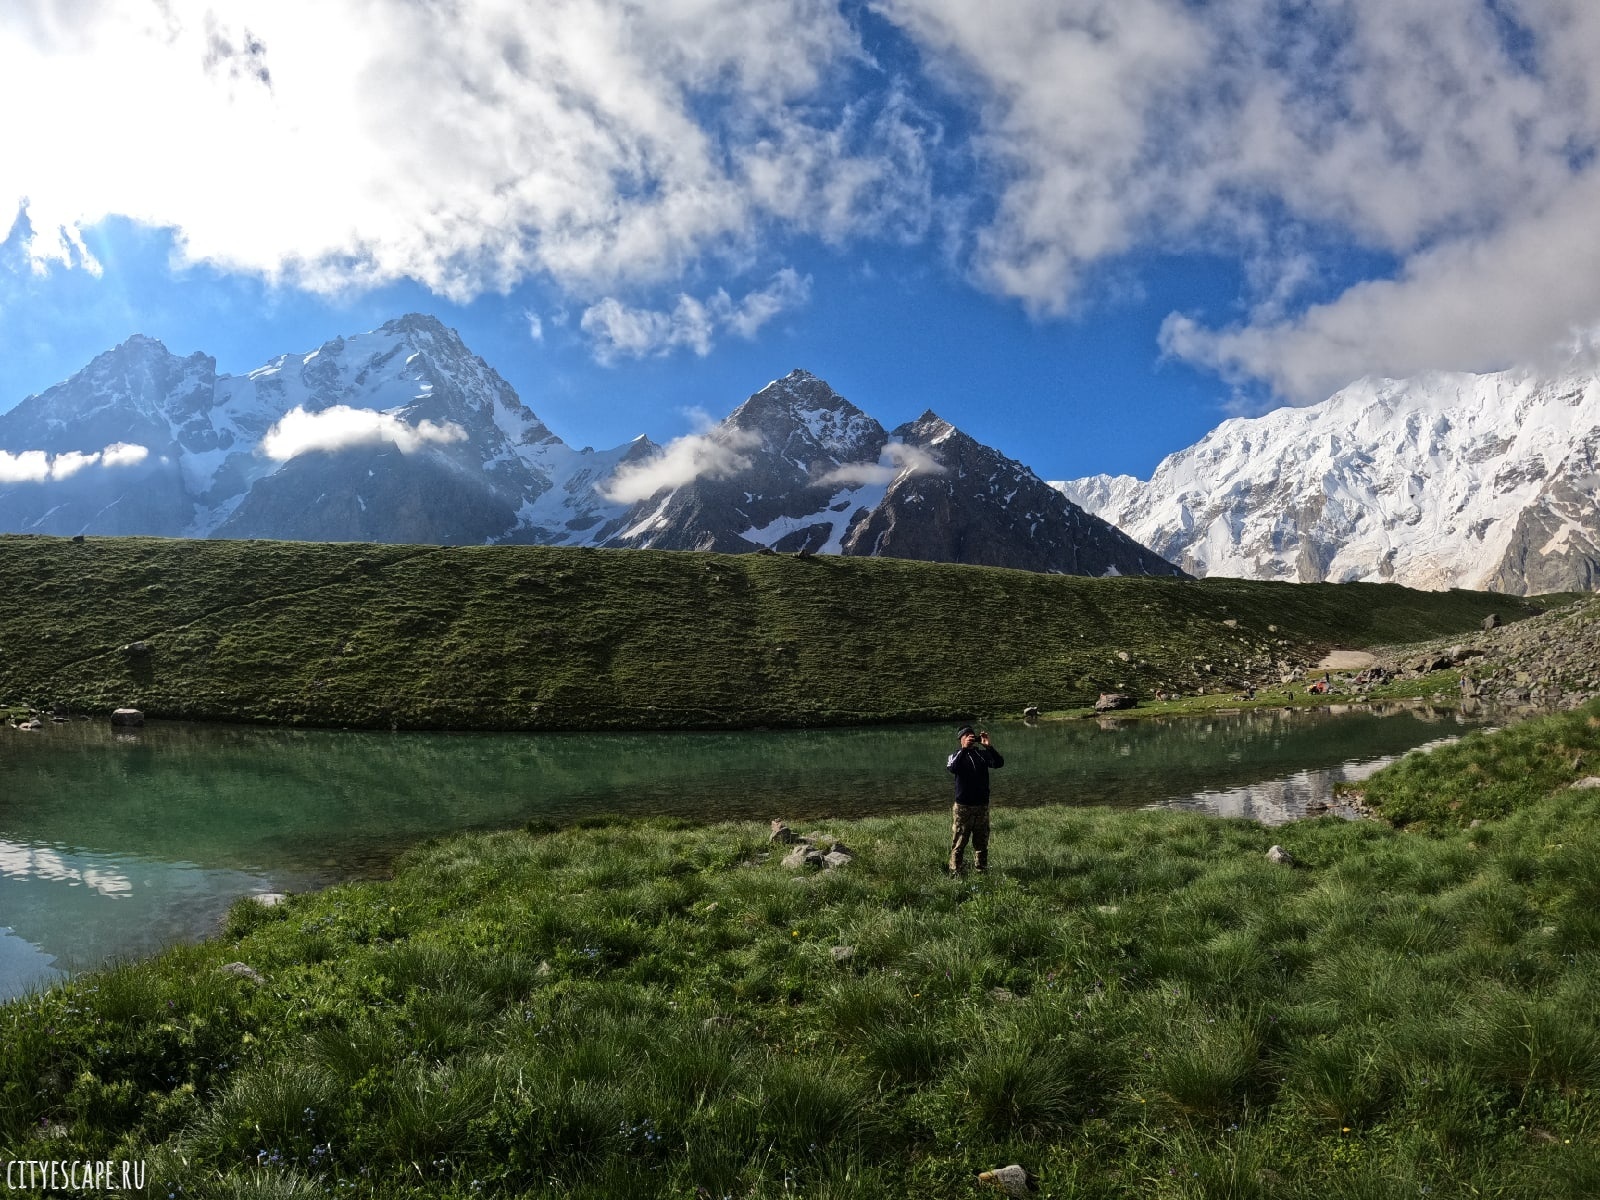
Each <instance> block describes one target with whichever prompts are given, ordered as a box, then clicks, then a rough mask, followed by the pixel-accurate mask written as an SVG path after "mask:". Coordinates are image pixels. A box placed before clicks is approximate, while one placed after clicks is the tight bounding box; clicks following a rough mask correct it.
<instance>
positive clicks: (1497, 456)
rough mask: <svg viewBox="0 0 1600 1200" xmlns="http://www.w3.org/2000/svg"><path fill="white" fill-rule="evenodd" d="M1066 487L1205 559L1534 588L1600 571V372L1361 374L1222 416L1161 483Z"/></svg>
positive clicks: (1291, 571)
mask: <svg viewBox="0 0 1600 1200" xmlns="http://www.w3.org/2000/svg"><path fill="white" fill-rule="evenodd" d="M1053 486H1055V487H1057V488H1058V489H1060V490H1061V492H1062V493H1063V494H1064V495H1065V496H1067V497H1068V498H1069V499H1071V500H1072V501H1073V502H1074V503H1076V504H1079V505H1081V506H1082V507H1083V508H1085V509H1087V510H1088V511H1089V512H1092V513H1095V514H1097V515H1098V516H1101V517H1103V518H1104V519H1106V520H1107V521H1110V522H1111V523H1112V524H1114V525H1116V526H1118V527H1119V528H1121V529H1122V530H1124V531H1125V532H1127V533H1129V534H1130V535H1131V536H1133V537H1134V538H1136V539H1137V540H1139V541H1141V542H1143V543H1144V544H1145V545H1148V546H1150V547H1151V548H1152V549H1154V550H1155V551H1156V552H1157V553H1159V554H1162V555H1164V556H1165V557H1167V558H1169V559H1171V560H1172V561H1173V562H1175V563H1177V564H1179V565H1180V566H1182V567H1183V568H1184V569H1185V570H1187V571H1190V572H1193V573H1194V574H1196V575H1231V576H1241V577H1245V578H1254V579H1285V580H1296V581H1301V582H1313V581H1319V580H1333V581H1344V580H1358V579H1359V580H1374V581H1386V580H1387V581H1393V582H1395V583H1401V584H1405V585H1407V586H1409V587H1418V588H1451V587H1463V588H1484V589H1491V590H1497V591H1505V592H1513V593H1519V594H1537V593H1540V592H1549V591H1564V590H1592V589H1594V588H1596V587H1597V586H1600V506H1597V504H1596V500H1597V496H1600V379H1597V378H1596V376H1595V375H1594V373H1593V372H1592V371H1589V370H1580V369H1573V370H1569V371H1567V372H1564V373H1562V374H1560V375H1556V376H1548V375H1542V374H1541V373H1539V372H1537V371H1534V370H1531V369H1522V370H1514V371H1505V372H1501V373H1498V374H1492V375H1467V374H1453V373H1443V372H1440V373H1431V374H1427V375H1421V376H1418V377H1416V378H1413V379H1401V380H1393V379H1386V380H1376V381H1375V380H1361V381H1360V382H1358V383H1355V384H1353V385H1351V386H1350V387H1348V388H1345V389H1344V390H1343V391H1341V392H1338V393H1336V394H1335V395H1333V396H1332V397H1330V398H1329V399H1327V400H1324V401H1323V402H1322V403H1320V404H1316V405H1313V406H1311V407H1308V408H1283V409H1278V410H1276V411H1275V412H1272V413H1269V414H1267V415H1266V416H1264V417H1258V418H1253V419H1235V420H1229V421H1224V422H1223V423H1222V424H1221V425H1219V426H1218V427H1217V428H1216V429H1214V430H1212V432H1211V433H1209V434H1207V435H1206V436H1205V437H1204V438H1202V439H1201V440H1200V441H1199V442H1197V443H1196V444H1195V445H1193V446H1190V447H1189V448H1188V449H1186V450H1182V451H1179V452H1178V453H1176V454H1173V455H1171V456H1169V457H1168V458H1166V459H1165V460H1164V461H1163V462H1162V463H1161V464H1160V465H1159V466H1158V467H1157V468H1156V470H1155V473H1154V474H1153V475H1152V476H1151V478H1150V480H1149V481H1148V482H1146V481H1141V480H1138V479H1134V478H1132V477H1131V476H1126V475H1121V476H1108V475H1095V476H1090V477H1088V478H1086V479H1075V480H1071V481H1067V482H1062V483H1056V484H1054V485H1053Z"/></svg>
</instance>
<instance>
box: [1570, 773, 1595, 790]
mask: <svg viewBox="0 0 1600 1200" xmlns="http://www.w3.org/2000/svg"><path fill="white" fill-rule="evenodd" d="M1571 786H1572V787H1575V788H1600V775H1588V776H1585V777H1584V778H1582V779H1580V780H1578V782H1577V783H1574V784H1572V785H1571Z"/></svg>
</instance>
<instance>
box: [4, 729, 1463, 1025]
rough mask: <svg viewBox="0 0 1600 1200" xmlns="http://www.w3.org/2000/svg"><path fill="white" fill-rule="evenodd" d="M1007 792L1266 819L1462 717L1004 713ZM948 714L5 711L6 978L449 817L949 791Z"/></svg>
mask: <svg viewBox="0 0 1600 1200" xmlns="http://www.w3.org/2000/svg"><path fill="white" fill-rule="evenodd" d="M991 732H992V733H993V735H994V739H995V744H996V746H997V747H998V748H999V749H1000V750H1001V752H1002V753H1003V754H1004V755H1005V757H1006V766H1005V768H1004V770H1002V771H1001V772H999V773H998V774H996V775H995V777H994V782H995V800H996V803H998V804H1008V805H1036V804H1093V805H1115V806H1124V807H1147V806H1171V807H1183V808H1196V809H1200V810H1203V811H1207V812H1212V813H1216V814H1218V815H1222V816H1242V817H1250V818H1254V819H1257V820H1262V821H1266V822H1269V823H1271V822H1277V821H1283V820H1289V819H1293V818H1294V817H1297V816H1300V815H1303V814H1304V812H1305V810H1306V808H1307V806H1308V805H1313V804H1319V803H1323V802H1326V801H1327V799H1328V798H1329V795H1330V793H1331V790H1332V787H1333V784H1334V783H1335V782H1336V781H1338V780H1340V779H1346V778H1355V777H1359V776H1360V775H1362V774H1364V773H1366V772H1369V771H1370V770H1372V769H1375V766H1376V764H1378V763H1381V762H1383V761H1386V760H1388V759H1389V758H1391V757H1393V756H1395V755H1398V754H1402V753H1404V752H1406V751H1407V750H1410V749H1412V748H1414V747H1416V746H1419V745H1423V744H1425V743H1429V742H1432V741H1436V740H1438V739H1441V738H1444V737H1448V736H1452V735H1454V734H1457V733H1459V732H1461V724H1460V723H1459V719H1458V718H1455V717H1454V716H1451V715H1443V714H1435V713H1433V712H1431V711H1429V710H1425V709H1411V708H1402V707H1396V708H1393V709H1387V710H1384V709H1377V710H1371V709H1350V710H1338V709H1333V710H1295V711H1292V712H1291V711H1286V710H1276V709H1273V710H1255V711H1253V712H1249V713H1237V714H1233V715H1219V716H1213V717H1192V718H1184V719H1173V720H1142V721H1125V722H1114V721H1106V722H1103V723H1095V722H1092V721H1079V722H1064V723H1049V724H1043V725H1038V726H1025V725H1022V724H1021V723H1010V722H1008V723H1003V724H997V725H994V726H992V727H991ZM953 748H954V736H953V729H952V728H949V727H946V726H937V727H931V726H878V727H871V728H855V729H825V730H803V731H796V730H785V731H774V732H759V731H758V732H737V733H639V734H438V733H367V732H338V731H323V730H285V729H256V728H248V727H238V726H195V725H177V724H151V725H148V726H146V727H145V728H144V729H142V730H138V731H113V730H111V729H110V728H109V727H108V726H105V725H102V724H100V723H97V722H96V723H90V722H81V721H74V722H70V723H68V724H59V725H57V724H52V725H48V726H47V727H46V728H45V729H44V730H42V731H40V732H38V733H31V734H30V733H19V732H15V731H13V730H9V729H0V999H4V998H6V997H9V996H13V995H16V994H18V993H19V992H21V991H23V990H26V989H27V988H29V987H34V986H38V985H40V984H42V983H47V982H49V981H50V980H52V979H57V978H60V977H61V976H62V975H63V974H66V973H70V972H72V971H76V970H81V969H84V968H87V967H92V966H95V965H98V964H100V963H103V962H106V961H107V960H109V959H112V958H115V957H119V956H123V957H127V956H137V955H142V954H147V953H150V952H152V951H154V950H157V949H159V948H161V947H162V946H166V945H170V944H172V943H173V942H176V941H181V940H185V939H191V938H198V937H203V936H205V935H206V934H207V933H210V932H211V931H213V930H214V929H215V928H216V927H217V923H218V921H219V920H220V918H221V916H222V914H223V913H224V912H226V910H227V907H228V905H229V904H230V903H231V902H232V901H233V900H234V899H236V898H237V897H238V896H240V895H244V894H246V893H250V892H265V891H297V890H301V889H305V888H310V887H316V886H320V885H323V884H326V883H329V882H333V881H335V880H340V879H348V878H354V877H361V876H370V875H374V874H381V873H382V872H383V871H384V870H386V869H387V867H388V865H389V864H390V863H391V862H392V860H393V858H394V856H395V854H397V853H398V852H399V851H401V850H403V849H404V848H406V847H407V846H410V845H414V844H415V843H417V842H418V841H421V840H423V839H425V838H428V837H431V836H435V835H438V834H444V833H450V832H455V831H459V830H466V829H486V828H502V827H507V826H516V825H520V824H522V823H523V822H525V821H528V820H530V819H538V820H544V821H554V822H557V823H564V822H569V821H572V820H575V819H577V818H579V817H583V816H587V815H592V814H597V813H620V814H632V815H639V816H644V815H673V816H682V817H689V818H693V819H703V820H707V821H715V820H745V819H750V820H761V821H765V820H767V819H769V818H772V817H783V818H785V819H787V820H789V821H791V822H802V821H805V820H808V819H821V818H826V817H852V816H867V815H873V814H878V813H892V812H911V811H934V810H937V809H940V808H942V807H944V806H946V805H948V803H949V799H950V781H949V777H948V776H947V775H946V774H945V772H944V769H943V767H944V760H945V756H946V754H948V753H949V751H950V750H952V749H953Z"/></svg>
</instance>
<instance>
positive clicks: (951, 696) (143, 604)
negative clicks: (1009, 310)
mask: <svg viewBox="0 0 1600 1200" xmlns="http://www.w3.org/2000/svg"><path fill="white" fill-rule="evenodd" d="M1491 611H1492V612H1498V613H1499V614H1500V615H1501V617H1502V618H1504V619H1515V618H1517V617H1520V616H1523V615H1526V614H1527V612H1528V611H1529V606H1528V604H1527V602H1526V601H1523V600H1521V599H1519V598H1516V597H1510V596H1497V595H1489V594H1484V593H1468V592H1443V593H1437V592H1417V591H1410V590H1407V589H1405V588H1401V587H1396V586H1393V585H1377V584H1340V585H1310V586H1308V585H1294V584H1272V583H1256V582H1247V581H1241V580H1229V579H1214V580H1204V581H1201V582H1198V583H1196V582H1179V581H1173V580H1160V579H1143V578H1120V579H1084V578H1079V577H1071V576H1049V575H1036V574H1032V573H1028V572H1023V571H1005V570H996V569H991V568H981V567H963V566H953V565H946V564H937V563H919V562H908V561H903V560H895V559H854V558H852V559H844V558H832V557H815V558H807V559H797V558H791V557H783V556H768V555H747V556H730V555H710V554H686V553H676V552H670V553H669V552H654V551H632V550H627V551H604V550H564V549H558V548H551V547H490V546H483V547H434V546H374V545H327V544H312V543H291V542H227V541H172V540H161V539H152V538H125V539H123V538H90V539H88V540H86V541H84V542H81V543H74V542H72V541H69V540H64V539H54V538H40V537H16V536H10V537H0V703H10V704H32V705H36V706H44V705H63V706H66V707H69V708H72V709H77V710H84V711H105V710H109V709H110V708H113V707H116V706H118V705H124V704H127V705H134V706H137V707H139V708H142V709H143V710H144V711H145V712H146V713H147V714H148V715H151V716H157V717H171V718H188V719H204V720H232V721H275V722H303V723H309V724H320V725H334V726H344V725H349V726H390V725H397V726H400V727H410V728H503V729H519V728H546V729H560V728H591V729H593V728H642V727H669V728H670V727H691V726H743V725H778V724H788V725H793V724H809V723H817V724H821V723H839V722H857V721H870V720H895V719H944V718H949V717H954V716H964V715H978V714H986V713H998V712H1015V711H1017V710H1019V709H1021V708H1022V707H1023V706H1025V705H1029V704H1037V705H1040V706H1041V707H1043V708H1045V709H1063V708H1071V707H1075V706H1078V705H1082V704H1086V703H1089V702H1091V701H1092V700H1093V699H1094V697H1095V695H1096V694H1097V693H1098V692H1100V691H1105V690H1131V691H1133V692H1135V693H1139V694H1148V693H1150V692H1152V691H1154V690H1155V689H1157V688H1163V689H1166V690H1169V691H1174V690H1175V691H1196V690H1198V689H1200V688H1202V687H1205V688H1213V689H1214V688H1223V687H1236V686H1239V685H1240V684H1241V683H1242V682H1243V681H1244V680H1246V679H1249V678H1256V679H1260V678H1269V677H1274V676H1275V675H1276V671H1277V668H1276V664H1277V663H1278V662H1295V663H1304V662H1307V661H1315V659H1316V657H1317V656H1319V655H1320V654H1321V653H1322V652H1323V651H1324V650H1326V649H1328V648H1330V647H1333V646H1343V647H1360V646H1366V645H1375V644H1382V643H1392V642H1401V641H1409V640H1415V639H1420V638H1425V637H1438V636H1444V635H1448V634H1453V633H1457V632H1464V631H1466V630H1469V629H1472V628H1475V627H1476V626H1477V624H1478V622H1479V621H1481V620H1482V618H1483V617H1484V616H1485V614H1487V613H1489V612H1491ZM141 642H142V643H143V644H144V647H145V649H144V650H143V651H135V650H129V649H126V647H128V646H130V645H131V644H133V643H141ZM1123 656H1126V658H1125V659H1124V657H1123Z"/></svg>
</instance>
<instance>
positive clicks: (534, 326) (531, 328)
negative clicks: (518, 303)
mask: <svg viewBox="0 0 1600 1200" xmlns="http://www.w3.org/2000/svg"><path fill="white" fill-rule="evenodd" d="M522 319H523V320H524V321H526V322H527V323H528V336H529V337H530V338H532V339H533V340H534V341H536V342H542V341H544V321H543V319H542V318H541V317H540V316H539V314H538V313H536V312H532V311H530V310H528V309H523V311H522Z"/></svg>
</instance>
